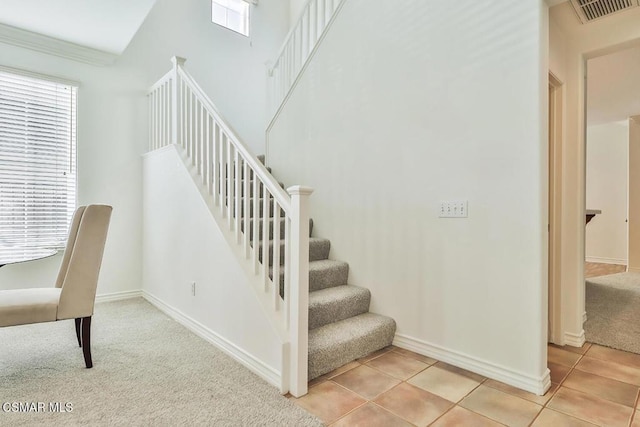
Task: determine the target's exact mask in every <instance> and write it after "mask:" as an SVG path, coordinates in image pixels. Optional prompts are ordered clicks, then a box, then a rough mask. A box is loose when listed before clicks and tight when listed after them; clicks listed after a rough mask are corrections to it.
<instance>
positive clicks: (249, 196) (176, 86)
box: [148, 57, 313, 396]
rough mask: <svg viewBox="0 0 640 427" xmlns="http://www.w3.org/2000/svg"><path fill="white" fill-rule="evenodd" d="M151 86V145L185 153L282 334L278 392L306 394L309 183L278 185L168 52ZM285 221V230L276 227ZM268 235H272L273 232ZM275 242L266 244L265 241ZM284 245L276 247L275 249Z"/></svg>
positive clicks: (181, 60)
mask: <svg viewBox="0 0 640 427" xmlns="http://www.w3.org/2000/svg"><path fill="white" fill-rule="evenodd" d="M172 62H173V64H174V66H173V69H172V70H171V71H170V72H169V73H167V74H166V75H165V76H164V77H162V78H161V79H160V80H159V81H158V82H157V83H156V84H155V85H153V86H152V88H151V89H150V91H149V94H148V98H149V112H150V129H149V135H150V142H149V150H155V149H158V148H162V147H164V146H167V145H171V144H174V145H175V146H176V148H177V149H178V150H179V151H180V152H181V153H182V154H183V157H184V158H185V161H186V162H187V165H188V166H189V167H190V169H191V172H192V175H193V176H195V177H196V179H197V183H198V184H200V186H201V191H202V192H203V194H205V196H206V197H208V198H209V200H208V202H209V203H208V204H209V206H210V208H212V212H213V213H214V217H216V220H217V221H218V224H219V226H220V228H221V229H222V231H223V234H225V237H226V238H227V241H228V242H229V243H230V245H231V246H232V247H233V249H234V250H235V252H236V253H237V255H238V256H239V257H240V258H241V261H242V262H243V263H244V264H243V265H244V266H245V269H246V271H247V272H248V274H249V276H250V280H251V281H252V282H253V283H254V288H255V290H256V292H257V293H258V296H259V299H260V301H261V302H262V304H263V305H264V307H265V308H266V310H267V313H268V315H269V316H270V317H271V320H272V322H273V323H274V325H275V326H276V328H277V330H278V331H279V333H280V334H281V336H282V337H283V338H284V341H285V342H284V345H283V348H285V349H286V348H288V354H283V360H284V362H283V369H282V378H283V383H282V387H281V388H282V391H283V392H286V391H289V392H291V394H293V395H294V396H301V395H304V394H306V392H307V356H308V310H309V208H308V198H309V195H310V194H311V192H312V191H313V190H312V189H310V188H308V187H301V186H295V187H290V188H289V189H288V190H287V191H288V193H287V192H286V191H285V190H283V189H282V188H281V187H280V185H279V184H278V182H277V181H276V180H275V179H274V178H273V176H272V175H271V174H270V173H269V171H268V170H267V169H266V168H265V166H264V165H263V164H262V163H261V162H260V161H259V160H258V159H257V158H256V157H255V156H254V155H253V154H251V153H250V152H249V150H248V149H247V148H246V146H245V145H244V144H243V143H242V142H241V140H240V138H239V137H238V136H237V134H236V133H235V132H234V131H233V130H232V129H231V127H230V126H229V125H228V124H227V123H226V122H225V121H224V120H223V119H222V116H221V115H220V113H219V112H218V110H217V109H216V108H215V106H214V105H213V103H212V102H211V100H210V99H209V98H208V97H207V96H206V95H205V93H204V92H203V91H202V89H201V88H200V87H199V86H198V84H197V83H196V82H195V81H194V80H193V78H192V77H191V76H190V75H189V74H188V73H187V72H186V71H185V69H184V62H185V59H183V58H179V57H173V58H172ZM281 227H284V230H283V229H281ZM270 237H271V238H270ZM270 240H271V241H272V242H271V244H272V246H271V247H270V245H269V241H270ZM278 248H281V250H278Z"/></svg>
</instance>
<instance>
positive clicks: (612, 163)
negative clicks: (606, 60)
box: [585, 120, 629, 265]
mask: <svg viewBox="0 0 640 427" xmlns="http://www.w3.org/2000/svg"><path fill="white" fill-rule="evenodd" d="M628 164H629V123H628V121H626V120H625V121H622V122H614V123H607V124H602V125H595V126H589V127H588V128H587V209H600V210H602V214H601V215H597V216H596V217H595V218H594V219H593V220H591V222H590V223H589V225H587V227H586V240H585V247H586V258H587V261H590V262H605V263H614V264H624V265H626V264H627V222H626V219H627V194H628Z"/></svg>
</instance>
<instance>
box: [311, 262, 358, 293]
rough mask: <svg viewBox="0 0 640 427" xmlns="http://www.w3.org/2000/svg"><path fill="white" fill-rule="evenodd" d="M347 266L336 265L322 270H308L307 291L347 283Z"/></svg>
mask: <svg viewBox="0 0 640 427" xmlns="http://www.w3.org/2000/svg"><path fill="white" fill-rule="evenodd" d="M348 277H349V266H348V265H344V266H338V267H334V268H331V269H327V270H322V271H309V292H313V291H319V290H321V289H327V288H331V287H333V286H341V285H346V284H347V278H348Z"/></svg>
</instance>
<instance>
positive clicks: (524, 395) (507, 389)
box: [482, 379, 558, 405]
mask: <svg viewBox="0 0 640 427" xmlns="http://www.w3.org/2000/svg"><path fill="white" fill-rule="evenodd" d="M482 385H486V386H487V387H491V388H495V389H496V390H500V391H502V392H504V393H507V394H510V395H512V396H516V397H519V398H521V399H525V400H528V401H530V402H533V403H537V404H538V405H544V404H545V403H547V402H548V401H549V399H551V396H553V394H554V393H555V392H556V390H557V389H558V384H556V383H551V387H550V388H549V390H547V392H546V393H545V394H544V396H538V395H537V394H533V393H529V392H527V391H524V390H521V389H519V388H515V387H512V386H510V385H508V384H505V383H501V382H500V381H496V380H490V379H489V380H486V381H485V382H483V383H482Z"/></svg>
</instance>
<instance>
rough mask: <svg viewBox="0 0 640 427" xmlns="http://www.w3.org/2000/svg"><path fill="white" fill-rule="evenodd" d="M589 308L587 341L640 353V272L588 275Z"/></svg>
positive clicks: (587, 295)
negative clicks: (590, 276)
mask: <svg viewBox="0 0 640 427" xmlns="http://www.w3.org/2000/svg"><path fill="white" fill-rule="evenodd" d="M586 309H587V321H586V322H585V324H584V331H585V335H586V339H587V341H589V342H592V343H596V344H600V345H604V346H607V347H612V348H617V349H619V350H626V351H631V352H633V353H640V274H638V273H617V274H610V275H608V276H600V277H593V278H589V279H587V281H586Z"/></svg>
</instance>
